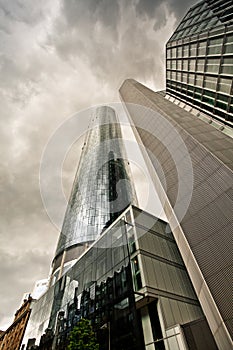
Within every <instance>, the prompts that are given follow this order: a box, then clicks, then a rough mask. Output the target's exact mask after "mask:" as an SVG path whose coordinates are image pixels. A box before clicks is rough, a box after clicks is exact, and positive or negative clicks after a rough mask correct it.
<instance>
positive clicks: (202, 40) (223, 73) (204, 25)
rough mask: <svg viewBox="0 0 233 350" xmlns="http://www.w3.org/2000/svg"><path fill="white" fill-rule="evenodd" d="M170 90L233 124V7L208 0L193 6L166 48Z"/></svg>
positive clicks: (224, 0)
mask: <svg viewBox="0 0 233 350" xmlns="http://www.w3.org/2000/svg"><path fill="white" fill-rule="evenodd" d="M166 57H167V61H166V63H167V76H166V89H167V90H166V91H167V94H169V95H170V96H175V97H176V98H178V99H180V100H182V101H184V102H186V103H187V104H189V105H191V106H193V107H195V109H196V110H197V112H196V113H198V112H200V111H204V112H205V113H206V114H207V116H209V120H211V119H212V118H213V119H214V120H217V121H219V122H220V123H221V124H220V125H219V127H221V126H222V128H223V127H224V125H229V126H232V125H233V99H232V76H233V4H232V1H226V0H205V1H201V2H199V3H198V4H197V5H195V6H193V7H192V8H191V9H190V10H189V11H188V13H187V14H186V16H185V17H184V18H183V20H182V21H181V22H180V24H179V26H178V27H177V29H176V30H175V32H174V33H173V35H172V37H171V38H170V40H169V41H168V43H167V47H166Z"/></svg>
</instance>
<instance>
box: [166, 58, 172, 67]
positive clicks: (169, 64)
mask: <svg viewBox="0 0 233 350" xmlns="http://www.w3.org/2000/svg"><path fill="white" fill-rule="evenodd" d="M171 67H172V61H171V60H167V69H171Z"/></svg>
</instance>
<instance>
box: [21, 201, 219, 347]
mask: <svg viewBox="0 0 233 350" xmlns="http://www.w3.org/2000/svg"><path fill="white" fill-rule="evenodd" d="M82 317H84V318H87V319H89V320H90V321H91V323H92V326H93V329H94V331H95V332H96V336H97V339H98V341H99V343H100V348H101V349H106V350H108V349H110V348H111V349H112V350H118V349H125V350H133V349H134V350H141V349H143V348H145V349H147V350H151V349H172V350H176V349H177V350H179V349H180V350H181V349H189V342H190V339H191V338H190V337H192V339H194V340H192V341H191V345H192V346H196V348H197V349H207V348H208V346H211V347H209V348H211V349H217V348H216V345H215V343H214V340H213V338H212V335H211V333H210V330H209V328H208V325H207V323H206V321H205V318H204V316H203V313H202V310H201V307H200V304H199V302H198V299H197V297H196V294H195V292H194V289H193V287H192V284H191V282H190V279H189V277H188V273H187V271H186V269H185V266H184V263H183V261H182V258H181V255H180V253H179V251H178V248H177V245H176V243H175V240H174V238H173V234H172V233H171V231H170V229H169V226H168V224H167V223H166V222H164V221H162V220H160V219H158V218H156V217H153V216H152V215H150V214H148V213H146V212H143V211H142V210H140V209H138V208H136V207H132V206H130V207H128V208H127V209H126V210H125V211H124V212H123V213H122V214H121V215H120V216H119V218H118V219H117V220H116V221H115V222H114V223H112V225H111V226H110V227H109V228H107V229H106V230H105V231H104V232H103V234H102V235H101V236H100V237H99V239H97V241H96V242H95V243H93V245H92V246H91V247H90V248H89V249H88V250H87V251H86V252H84V253H83V255H82V256H81V257H80V258H79V259H78V261H77V262H76V264H75V265H74V266H73V267H72V268H71V269H70V270H69V271H68V272H66V273H65V274H64V275H63V276H62V277H61V278H60V279H59V280H58V281H57V282H56V283H55V285H53V286H52V287H50V289H49V290H48V291H47V292H46V293H45V294H44V295H43V296H42V297H41V298H40V299H39V300H38V301H37V302H36V303H35V304H34V306H33V308H32V313H31V317H30V321H29V326H28V327H27V331H26V335H25V338H24V342H23V343H24V346H25V348H26V349H34V348H35V347H36V346H37V347H36V348H38V349H65V348H66V346H67V342H68V336H69V332H70V331H71V330H72V329H73V327H74V326H75V325H76V324H77V323H78V322H79V320H80V319H81V318H82ZM193 325H194V326H193ZM203 327H205V328H206V329H207V330H206V332H205V334H202V332H201V331H200V330H201V329H203ZM197 334H198V336H197ZM198 344H202V347H200V346H198Z"/></svg>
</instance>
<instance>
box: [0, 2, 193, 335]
mask: <svg viewBox="0 0 233 350" xmlns="http://www.w3.org/2000/svg"><path fill="white" fill-rule="evenodd" d="M196 2H197V1H195V0H164V1H162V0H118V1H117V0H60V1H59V0H43V1H33V0H0V69H1V79H0V98H1V103H0V109H1V114H0V142H1V163H0V171H1V178H0V190H1V196H0V205H1V225H0V280H1V285H0V329H5V328H6V326H7V325H8V324H9V322H11V321H12V318H13V315H14V312H15V311H16V309H17V308H18V307H19V306H20V303H21V299H22V295H23V293H24V292H27V291H31V290H32V288H33V285H34V282H35V280H38V279H41V278H45V277H47V275H48V273H49V267H50V264H51V259H52V257H53V254H54V251H55V247H56V242H57V239H58V234H59V232H58V230H57V229H56V228H55V227H54V225H53V224H52V223H51V222H50V220H49V218H48V216H47V214H46V211H45V209H44V207H43V203H42V200H41V196H40V190H39V168H40V160H41V156H42V152H43V149H44V147H45V145H46V144H47V142H48V140H49V138H50V137H51V135H52V134H53V132H54V131H55V130H56V129H57V128H58V126H59V125H60V124H61V123H62V122H64V120H66V119H67V118H68V117H69V116H70V115H72V114H74V113H75V112H77V111H79V110H82V109H85V108H88V107H90V106H93V105H96V104H101V103H105V104H106V103H110V102H116V101H119V97H118V89H119V87H120V85H121V83H122V82H123V81H124V79H126V78H134V79H136V80H138V81H140V82H142V83H144V84H145V85H147V86H149V87H151V88H152V89H154V90H158V89H164V87H165V62H164V57H165V43H166V41H167V40H168V39H169V37H170V36H171V34H172V32H173V30H174V29H175V27H176V25H177V23H178V22H179V20H180V19H181V18H182V17H183V15H184V14H185V12H186V11H187V9H188V8H189V7H190V6H191V5H193V4H195V3H196ZM74 154H75V153H73V155H72V156H71V157H70V160H71V161H69V162H67V164H68V165H66V166H65V169H64V172H63V173H64V179H63V182H64V185H65V187H66V190H67V192H69V186H70V185H71V183H72V180H73V176H74V170H75V167H76V164H75V163H76V161H75V157H74Z"/></svg>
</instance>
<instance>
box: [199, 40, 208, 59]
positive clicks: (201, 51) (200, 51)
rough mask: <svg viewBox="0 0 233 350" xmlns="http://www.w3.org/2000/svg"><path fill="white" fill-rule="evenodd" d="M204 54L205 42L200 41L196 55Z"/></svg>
mask: <svg viewBox="0 0 233 350" xmlns="http://www.w3.org/2000/svg"><path fill="white" fill-rule="evenodd" d="M205 54H206V41H201V42H200V43H199V47H198V55H199V56H203V55H205Z"/></svg>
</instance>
